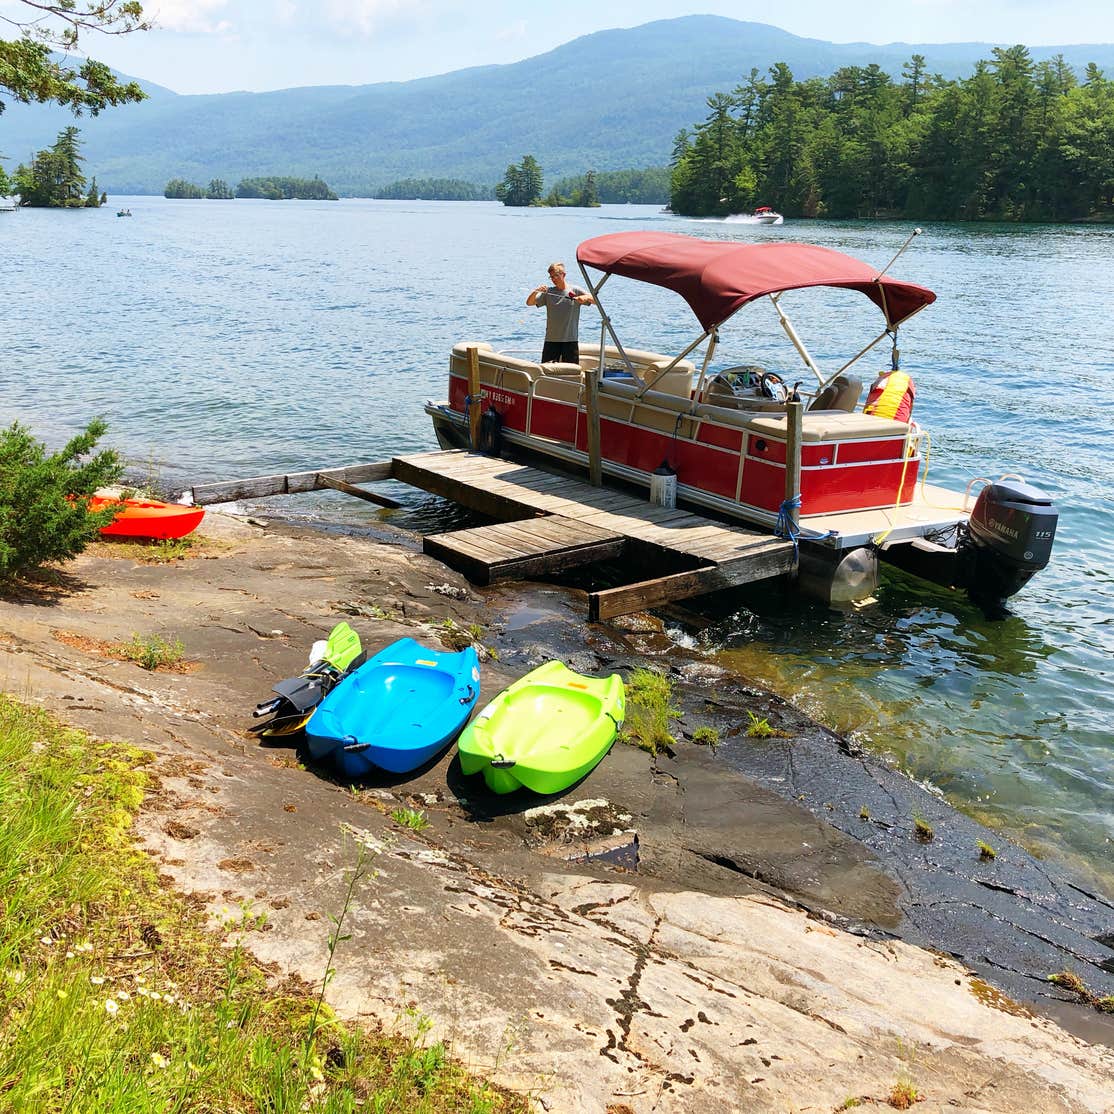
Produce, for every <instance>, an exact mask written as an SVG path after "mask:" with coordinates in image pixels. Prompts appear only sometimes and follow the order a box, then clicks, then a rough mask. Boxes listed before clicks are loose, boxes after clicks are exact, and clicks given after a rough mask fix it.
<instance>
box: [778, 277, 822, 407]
mask: <svg viewBox="0 0 1114 1114" xmlns="http://www.w3.org/2000/svg"><path fill="white" fill-rule="evenodd" d="M783 293H784V291H781V290H779V291H778V292H777V293H776V294H770V295H769V299H770V301H771V302H773V304H774V309H776V310H777V315H778V320H779V321H780V322H781V327H782V328H783V329H784V330H785V335H786V336H787V337H788V338H789V339H790V340H791V341H792V342H793V347H794V348H796V350H797V351H798V352H799V353H800V355H801V359H802V360H804V362H805V366H806V367H808V369H809V370H810V371H811V372H812V374H813V375H815V376H816V382H817V383H819V384H821V385H823V382H824V376H823V375H822V374H821V372H820V369H819V368H818V367H817V366H816V364H815V363H814V362H813V359H812V357H811V356H810V355H809V354H808V349H807V348H805V345H804V341H802V340H801V338H800V337H799V336H797V330H796V329H794V328H793V322H792V321H790V320H789V317H788V315H787V314H786V312H785V310H783V309H782V308H781V304H780V299H781V295H782V294H783Z"/></svg>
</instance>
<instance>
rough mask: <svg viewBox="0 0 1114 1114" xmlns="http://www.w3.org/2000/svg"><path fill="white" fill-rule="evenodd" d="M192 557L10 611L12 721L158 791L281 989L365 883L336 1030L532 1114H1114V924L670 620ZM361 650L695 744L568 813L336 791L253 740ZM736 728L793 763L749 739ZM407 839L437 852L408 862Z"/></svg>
mask: <svg viewBox="0 0 1114 1114" xmlns="http://www.w3.org/2000/svg"><path fill="white" fill-rule="evenodd" d="M202 534H203V536H202V539H201V541H200V542H199V543H198V544H197V545H196V546H194V547H193V549H192V550H191V551H190V553H189V555H188V556H187V557H186V558H184V559H181V560H173V561H171V562H169V563H162V564H146V563H142V561H141V560H139V559H137V558H139V557H141V556H142V553H141V552H139V553H137V552H136V551H134V550H133V549H131V548H128V549H125V548H124V547H117V546H112V545H109V544H107V543H102V544H98V545H97V546H94V547H93V548H92V549H91V550H90V551H89V552H87V553H86V554H84V555H83V556H82V557H81V558H79V559H78V560H77V561H75V562H73V563H72V564H71V565H70V566H68V567H67V568H66V569H65V570H64V571H63V572H62V573H61V574H60V575H59V577H58V578H56V580H55V582H54V583H52V584H50V585H46V586H44V587H43V588H42V590H40V591H34V592H25V593H20V594H18V595H17V596H15V597H11V598H8V599H4V600H0V616H2V619H0V632H2V633H0V663H2V668H3V676H4V687H5V689H6V690H7V691H9V692H11V693H12V694H13V695H15V696H17V697H19V698H21V699H25V700H29V701H32V702H35V703H39V704H42V705H43V706H45V707H47V708H49V709H50V710H52V711H54V712H56V713H57V714H58V715H59V716H60V717H61V718H62V719H63V720H65V721H66V722H69V723H72V724H73V725H74V726H77V727H80V728H82V729H84V730H87V731H91V732H93V733H95V734H97V735H100V736H105V737H114V738H120V739H122V740H125V741H127V742H131V743H135V744H138V745H140V746H142V747H145V748H146V749H148V750H150V751H152V752H153V753H154V754H155V755H156V756H157V757H158V762H157V764H156V766H155V767H154V770H155V779H154V787H153V791H152V792H151V794H150V795H149V797H148V800H147V802H146V803H145V806H144V809H143V811H142V813H141V819H140V832H141V835H142V838H143V839H144V840H145V842H146V843H147V845H148V847H149V848H150V850H151V852H152V853H153V854H155V855H156V856H157V857H158V858H159V859H160V860H161V863H162V869H163V870H164V872H165V874H166V876H167V879H168V881H171V880H172V881H173V883H174V884H175V885H177V886H178V887H180V888H182V889H183V890H185V891H187V892H189V893H191V894H193V895H195V897H196V900H198V901H199V902H203V903H204V904H205V905H206V906H207V907H208V908H210V909H211V910H212V911H213V913H214V915H216V916H222V912H221V911H222V910H228V909H230V908H231V909H234V910H247V911H249V912H251V913H252V915H251V916H244V917H242V918H241V922H242V923H241V925H240V927H239V929H237V931H240V932H243V933H244V935H245V938H246V942H247V943H248V945H249V946H250V947H252V949H253V950H254V951H255V952H256V953H257V954H258V955H259V956H260V957H261V958H262V959H263V960H265V961H267V962H273V963H274V964H276V965H277V966H276V970H281V971H283V972H294V973H297V974H300V975H301V976H303V977H305V978H307V979H310V980H312V979H315V978H319V977H320V972H321V970H322V969H323V966H324V960H323V957H324V953H325V948H326V943H327V935H328V923H329V922H328V915H329V913H330V912H333V911H335V910H336V909H337V907H338V904H339V901H340V900H341V894H342V891H343V887H344V876H345V872H346V871H347V870H350V869H351V867H352V865H353V863H354V862H355V861H356V859H357V857H358V856H359V855H360V854H361V852H360V848H361V847H362V848H363V852H362V854H363V855H364V857H369V860H370V866H371V873H370V874H369V876H368V877H367V879H366V880H365V882H364V883H363V884H362V888H361V890H360V892H359V894H358V900H357V907H356V909H355V911H354V914H353V919H352V922H351V925H352V928H351V931H352V934H353V935H352V939H351V941H348V942H346V943H345V945H344V946H343V948H342V949H341V950H340V951H339V952H338V954H337V965H338V969H337V975H336V979H335V981H334V982H333V983H332V985H331V987H330V998H331V1000H332V1001H333V1004H334V1005H335V1006H336V1008H337V1009H338V1010H339V1011H340V1012H342V1013H343V1014H345V1015H347V1016H351V1017H354V1018H362V1019H364V1020H367V1021H372V1022H376V1023H380V1024H384V1025H388V1026H400V1027H405V1026H407V1025H410V1024H413V1023H414V1015H415V1011H418V1012H420V1013H421V1014H423V1015H425V1016H427V1017H428V1018H429V1020H430V1021H431V1022H432V1024H433V1026H434V1030H435V1032H436V1033H437V1034H438V1035H439V1036H441V1037H443V1038H445V1039H446V1040H448V1041H449V1042H450V1043H451V1046H452V1048H453V1051H454V1053H455V1054H456V1055H457V1056H458V1057H460V1058H461V1059H463V1060H464V1061H465V1062H466V1063H468V1064H469V1065H470V1066H472V1067H473V1068H475V1070H477V1071H479V1072H481V1073H484V1074H488V1075H490V1076H492V1077H493V1078H494V1079H496V1080H497V1081H498V1082H500V1083H503V1084H506V1085H509V1086H512V1087H516V1088H520V1089H523V1090H526V1091H529V1092H530V1093H531V1094H533V1095H534V1096H535V1099H536V1101H537V1104H538V1106H539V1108H540V1109H544V1110H554V1111H556V1110H567V1111H593V1110H599V1111H604V1110H611V1111H613V1112H615V1114H622V1112H624V1111H633V1112H636V1114H642V1112H643V1111H652V1110H653V1111H664V1110H677V1111H689V1110H692V1111H698V1110H699V1111H709V1110H725V1111H728V1110H746V1111H766V1110H769V1111H775V1110H776V1111H784V1110H801V1111H804V1110H810V1111H833V1110H835V1109H837V1108H840V1107H841V1104H845V1103H846V1102H847V1101H848V1100H850V1099H857V1100H860V1101H861V1102H863V1103H866V1102H873V1103H880V1104H883V1105H884V1104H885V1102H886V1101H887V1097H888V1096H889V1095H890V1093H891V1091H892V1088H893V1087H894V1086H895V1084H896V1083H897V1082H898V1081H899V1080H901V1079H907V1080H909V1081H911V1083H912V1084H914V1085H915V1087H916V1089H917V1090H918V1091H919V1092H920V1093H921V1094H922V1095H923V1096H924V1102H923V1104H918V1109H921V1110H937V1109H961V1110H965V1111H1003V1112H1004V1111H1016V1110H1027V1111H1045V1110H1047V1111H1075V1110H1085V1111H1096V1112H1106V1111H1110V1110H1112V1109H1114V1105H1112V1103H1114V1100H1112V1099H1111V1097H1110V1096H1111V1094H1114V1053H1112V1052H1111V1048H1110V1046H1111V1045H1114V1023H1112V1021H1111V1018H1109V1017H1107V1016H1105V1015H1103V1014H1101V1013H1099V1012H1097V1011H1096V1010H1094V1009H1092V1008H1091V1007H1089V1006H1087V1005H1085V1004H1083V1003H1081V1002H1079V1001H1078V1000H1077V999H1076V998H1075V996H1073V995H1072V994H1070V993H1069V992H1067V991H1064V990H1061V989H1059V988H1058V987H1056V986H1054V985H1053V984H1051V983H1050V982H1049V981H1048V976H1049V975H1051V974H1053V973H1055V972H1058V971H1063V970H1071V971H1074V972H1075V973H1076V974H1078V975H1079V976H1080V977H1081V978H1082V979H1083V981H1084V982H1085V983H1086V984H1087V986H1088V987H1089V988H1090V989H1091V991H1092V992H1093V993H1094V994H1096V995H1111V994H1114V935H1112V934H1114V906H1112V905H1111V903H1110V902H1109V901H1108V900H1107V899H1105V898H1104V897H1103V896H1102V895H1100V894H1097V893H1086V892H1084V891H1083V890H1081V889H1079V888H1078V887H1076V886H1074V885H1073V884H1072V883H1071V881H1070V880H1068V879H1067V878H1064V877H1060V876H1059V875H1057V874H1056V873H1055V872H1053V871H1050V870H1048V869H1047V868H1046V867H1045V866H1044V865H1043V864H1041V863H1039V862H1037V861H1036V860H1034V859H1033V858H1032V857H1031V856H1029V855H1027V854H1026V853H1025V852H1024V851H1022V850H1021V849H1019V848H1016V847H1013V846H1012V845H1008V844H1006V845H1004V844H1003V841H1002V839H1001V837H1000V836H998V835H994V836H991V835H990V834H989V833H987V832H985V830H984V829H982V828H981V827H980V826H979V825H978V824H976V823H975V822H974V821H972V820H970V819H968V818H966V817H964V816H961V815H960V814H958V813H956V812H955V811H954V810H952V809H951V808H949V806H947V805H946V804H945V803H944V802H942V801H941V800H940V799H939V798H938V797H937V796H935V795H933V794H932V793H930V792H928V791H927V790H926V789H924V788H923V787H921V786H918V785H916V784H915V783H913V782H911V781H910V780H909V779H907V778H905V777H903V776H902V775H901V774H899V773H897V772H896V771H893V770H891V769H889V768H887V767H885V766H884V765H882V764H881V763H878V762H875V761H874V760H872V759H870V758H868V757H866V756H864V755H862V754H859V753H857V752H856V751H855V748H854V747H852V746H850V745H849V744H848V742H847V740H845V739H843V738H842V737H840V736H838V735H836V734H834V733H833V732H830V731H827V730H826V729H824V728H822V727H819V726H818V725H816V724H815V723H814V722H813V721H811V720H809V719H808V718H807V717H805V716H803V715H801V714H800V713H799V712H797V711H796V710H795V709H794V708H792V706H790V705H788V704H786V703H785V702H783V701H781V700H779V699H778V698H776V697H774V696H773V695H772V694H770V693H768V692H765V691H763V690H760V689H758V688H755V687H753V686H751V685H749V684H748V683H747V681H746V679H745V678H740V677H737V676H734V675H732V674H730V673H727V672H726V671H724V670H722V669H720V668H719V667H717V666H715V665H714V664H713V663H710V662H709V661H708V660H707V659H706V658H703V657H701V656H700V655H698V654H695V653H691V652H688V651H685V650H683V649H681V648H678V647H675V646H673V645H672V644H671V643H668V641H667V640H665V639H664V638H662V637H661V634H660V629H659V628H657V627H656V626H655V624H654V623H653V621H652V620H648V621H640V620H636V621H629V622H626V623H623V624H617V625H612V626H607V627H605V626H593V627H585V625H584V623H583V620H582V618H581V614H582V610H581V609H580V608H578V607H577V601H576V598H575V595H574V594H573V593H571V592H570V591H568V590H565V589H561V588H554V587H551V586H544V585H515V586H512V587H510V588H504V589H501V590H477V589H474V588H472V587H471V586H469V585H468V584H467V583H466V582H464V581H463V580H461V579H460V578H459V577H458V576H456V575H455V574H454V573H452V572H450V571H449V570H447V569H445V567H444V566H441V565H439V564H438V563H436V562H435V561H433V560H431V559H429V558H427V557H425V556H423V555H422V554H421V553H420V546H419V545H418V543H417V542H416V540H415V539H414V538H413V537H411V536H409V535H405V534H403V533H402V532H397V533H394V534H392V536H391V538H390V540H389V541H385V540H379V541H377V540H370V539H360V538H353V537H337V536H328V535H324V534H319V533H312V532H309V531H300V530H295V529H292V528H289V527H284V526H280V525H275V524H272V525H270V526H262V525H255V524H253V522H250V521H244V520H237V519H231V518H228V517H226V516H221V515H218V514H214V513H212V512H210V514H209V515H208V516H207V517H206V521H205V523H204V525H203V528H202ZM342 618H345V619H348V621H349V622H351V623H352V625H353V626H354V627H356V629H357V630H358V631H359V633H360V634H361V637H362V638H363V640H364V644H365V646H367V647H369V648H371V649H373V650H374V649H377V648H379V647H381V646H383V645H385V644H387V643H388V642H390V641H393V640H394V639H395V638H398V637H402V636H403V635H411V636H413V637H417V638H419V639H426V640H428V641H430V642H431V643H433V644H435V643H436V642H437V641H438V640H441V641H448V642H451V641H453V640H455V639H459V638H461V637H466V638H469V639H474V640H475V641H477V642H478V643H479V645H480V646H482V647H483V648H484V649H485V653H484V656H485V657H486V658H487V659H488V660H486V661H485V663H484V666H483V678H482V687H483V691H482V693H481V700H485V699H487V698H489V697H490V696H492V695H494V693H495V692H497V691H498V690H499V689H500V688H501V687H502V686H503V685H504V684H505V683H507V682H508V681H510V680H512V679H514V678H515V677H517V676H520V675H521V674H522V673H523V672H525V671H526V669H528V668H530V667H531V666H532V665H534V664H537V663H538V662H539V661H541V660H544V659H546V658H548V657H552V656H560V657H563V658H564V659H565V660H566V661H568V662H569V664H570V665H572V666H573V667H574V668H579V669H581V670H583V671H586V672H601V671H610V670H615V669H618V670H619V671H620V672H623V673H624V674H625V673H627V671H628V670H629V669H630V668H632V667H635V666H637V665H645V664H651V665H652V666H653V667H654V668H657V669H660V670H662V671H666V672H668V673H669V674H670V676H671V678H672V679H673V681H674V693H675V697H676V700H675V702H676V703H677V704H678V706H679V710H680V712H681V716H680V718H679V719H678V720H676V721H675V723H676V729H675V732H674V733H675V734H676V735H677V738H678V744H677V746H676V747H675V748H673V753H672V754H659V755H657V756H656V757H653V758H651V757H650V756H649V755H647V754H645V753H643V752H641V751H638V750H635V749H633V748H630V747H626V746H621V745H617V746H616V747H615V748H614V749H613V750H612V752H611V754H610V755H609V756H608V757H607V759H606V760H605V761H604V763H602V764H601V766H600V767H599V768H598V769H597V770H596V771H595V772H594V773H593V774H592V775H591V776H590V777H589V778H587V779H586V780H585V781H584V782H583V783H581V784H580V785H578V786H576V787H574V788H573V789H572V790H571V791H570V792H569V793H567V794H565V795H563V796H562V797H561V798H560V799H559V800H558V801H548V800H547V801H543V800H539V799H536V798H533V799H529V800H527V799H525V798H522V799H520V798H518V797H517V796H515V797H510V798H494V797H491V796H490V795H488V794H486V793H485V792H484V791H483V790H482V787H481V786H477V785H475V784H473V783H472V782H471V781H469V780H468V779H464V778H462V777H461V775H460V772H459V767H458V766H457V764H456V763H455V761H454V760H453V759H452V757H451V751H450V754H449V755H448V756H446V757H444V758H443V759H442V760H441V761H439V762H437V763H435V764H434V765H433V766H432V767H430V768H428V769H424V770H422V771H419V773H418V775H417V776H408V777H406V778H390V779H387V778H384V779H382V780H376V781H367V782H363V783H361V784H360V785H358V786H355V787H351V786H345V785H340V784H338V783H337V782H335V781H334V780H332V778H331V777H330V776H329V775H328V773H327V772H326V771H320V770H315V769H313V768H312V767H310V768H306V767H302V766H300V764H299V761H298V756H297V754H296V753H295V752H294V751H293V750H292V749H291V748H289V747H282V746H265V745H260V744H259V742H258V741H256V740H255V739H254V738H253V737H251V736H249V735H248V734H247V733H246V730H245V729H246V727H247V726H248V724H249V723H250V711H251V709H252V708H253V707H254V705H255V703H256V701H258V700H260V699H262V698H263V697H264V696H265V695H266V693H267V691H268V689H269V687H270V685H271V684H273V683H274V681H276V680H278V679H279V678H281V677H285V676H289V675H292V674H295V673H297V672H298V671H299V670H300V669H301V667H302V665H303V664H304V656H305V653H306V650H307V649H308V647H309V645H310V644H311V643H312V642H313V641H314V640H315V639H317V638H319V637H322V636H323V634H324V633H326V632H327V631H328V629H329V628H330V627H331V626H332V625H333V623H335V622H337V621H339V620H340V619H342ZM134 633H142V634H149V633H157V634H159V635H161V636H162V637H164V638H167V639H178V640H180V641H181V642H182V644H183V646H184V649H185V655H186V661H187V663H188V664H187V666H186V668H185V670H184V671H181V672H156V673H149V672H146V671H144V670H142V669H140V668H139V667H138V666H136V665H134V664H132V663H129V662H124V661H120V660H117V659H115V658H112V657H110V656H106V653H105V650H104V647H105V646H107V645H110V644H112V643H115V642H120V641H127V640H128V639H129V638H131V636H132V635H133V634H134ZM748 712H752V713H755V714H758V715H760V716H761V717H763V718H765V719H767V720H768V722H769V724H770V725H771V727H772V728H773V729H774V730H775V731H776V732H778V734H775V735H772V736H770V737H767V738H753V737H751V736H748V735H746V733H745V732H744V731H742V730H740V726H741V725H743V724H745V723H746V722H747V719H748V715H747V713H748ZM701 727H708V728H714V729H715V732H716V733H717V734H718V736H719V739H720V742H719V745H718V746H716V747H715V748H714V749H713V748H711V747H708V746H698V745H696V744H695V743H694V742H693V736H694V735H695V734H696V733H697V731H698V729H699V728H701ZM707 734H708V733H705V736H707ZM400 807H412V808H420V809H422V810H423V811H424V813H425V815H426V818H427V819H428V821H429V826H428V827H427V828H426V829H424V830H423V831H421V832H413V831H409V830H406V829H405V828H402V827H400V826H399V824H397V823H396V822H394V821H393V820H392V818H391V813H392V811H395V810H396V809H398V808H400ZM915 819H920V820H921V821H922V822H923V823H924V824H925V825H927V826H929V827H931V829H932V831H933V837H932V839H931V840H930V841H926V840H925V839H924V838H923V832H922V833H921V835H922V838H920V839H918V833H917V828H916V824H915ZM989 839H992V840H993V843H994V845H995V847H996V849H997V851H998V854H997V857H996V858H994V859H993V860H984V859H980V858H979V854H978V851H977V850H976V848H977V845H978V842H979V841H980V840H984V841H985V840H989ZM224 916H225V919H227V916H226V914H225V915H224ZM245 926H246V927H245ZM918 945H919V946H918ZM1052 1019H1054V1020H1052ZM1069 1030H1070V1032H1069Z"/></svg>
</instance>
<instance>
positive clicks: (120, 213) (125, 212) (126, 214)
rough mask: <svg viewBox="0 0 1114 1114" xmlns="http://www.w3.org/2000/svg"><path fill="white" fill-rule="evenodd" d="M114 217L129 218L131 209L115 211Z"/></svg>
mask: <svg viewBox="0 0 1114 1114" xmlns="http://www.w3.org/2000/svg"><path fill="white" fill-rule="evenodd" d="M116 215H117V216H118V217H130V216H131V215H132V211H131V209H117V210H116Z"/></svg>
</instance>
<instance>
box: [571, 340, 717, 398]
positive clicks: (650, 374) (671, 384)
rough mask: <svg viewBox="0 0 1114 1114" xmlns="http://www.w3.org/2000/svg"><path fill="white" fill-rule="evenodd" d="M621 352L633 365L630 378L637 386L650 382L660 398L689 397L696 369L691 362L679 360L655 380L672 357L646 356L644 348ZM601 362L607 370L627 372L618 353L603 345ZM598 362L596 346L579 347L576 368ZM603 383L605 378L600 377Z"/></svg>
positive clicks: (598, 355) (597, 348) (611, 346)
mask: <svg viewBox="0 0 1114 1114" xmlns="http://www.w3.org/2000/svg"><path fill="white" fill-rule="evenodd" d="M623 352H625V353H626V354H627V358H628V359H629V360H630V362H631V363H632V364H633V365H634V374H635V378H637V379H638V380H639V381H640V383H643V384H644V383H647V382H650V381H653V383H654V385H653V387H652V388H651V390H654V391H661V392H662V393H663V394H668V395H676V396H677V397H679V398H683V399H688V398H689V397H691V395H692V381H693V378H694V377H695V375H696V368H695V366H694V365H693V363H692V361H691V360H679V361H678V362H677V365H676V367H674V368H673V369H672V370H671V371H668V372H666V373H665V375H661V376H660V377H659V376H658V373H659V372H662V371H664V370H665V369H666V368H667V367H669V365H670V364H671V363H673V357H672V356H666V355H663V354H662V353H661V352H650V351H648V350H646V349H644V348H624V349H623ZM603 356H604V361H605V363H606V365H607V366H608V367H609V368H614V369H617V370H620V371H627V370H628V369H627V365H626V362H625V361H624V360H623V356H622V353H621V352H620V351H619V349H618V348H616V347H615V346H614V345H611V344H609V345H607V346H606V347H605V348H604V350H603ZM599 361H600V346H599V345H598V344H582V345H581V346H580V365H581V367H584V368H590V367H598V366H599ZM604 378H605V379H607V378H608V377H607V376H604Z"/></svg>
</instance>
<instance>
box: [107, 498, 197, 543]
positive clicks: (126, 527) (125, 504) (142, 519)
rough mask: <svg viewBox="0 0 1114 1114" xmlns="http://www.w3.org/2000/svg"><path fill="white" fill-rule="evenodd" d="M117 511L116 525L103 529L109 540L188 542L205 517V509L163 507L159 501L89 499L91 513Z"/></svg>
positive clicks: (169, 505)
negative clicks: (180, 539) (166, 539)
mask: <svg viewBox="0 0 1114 1114" xmlns="http://www.w3.org/2000/svg"><path fill="white" fill-rule="evenodd" d="M116 508H119V510H118V512H117V514H116V519H115V521H114V522H110V523H109V524H108V525H107V526H102V527H101V533H102V534H104V535H105V536H106V537H113V538H184V537H185V536H186V535H187V534H188V533H190V531H192V530H195V529H197V526H198V523H200V522H201V520H202V518H204V517H205V511H204V509H203V508H202V507H186V506H183V505H182V504H181V503H160V502H159V501H158V500H157V499H102V498H101V497H100V496H99V495H94V496H92V497H91V498H90V499H89V510H91V511H106V510H114V509H116Z"/></svg>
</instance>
